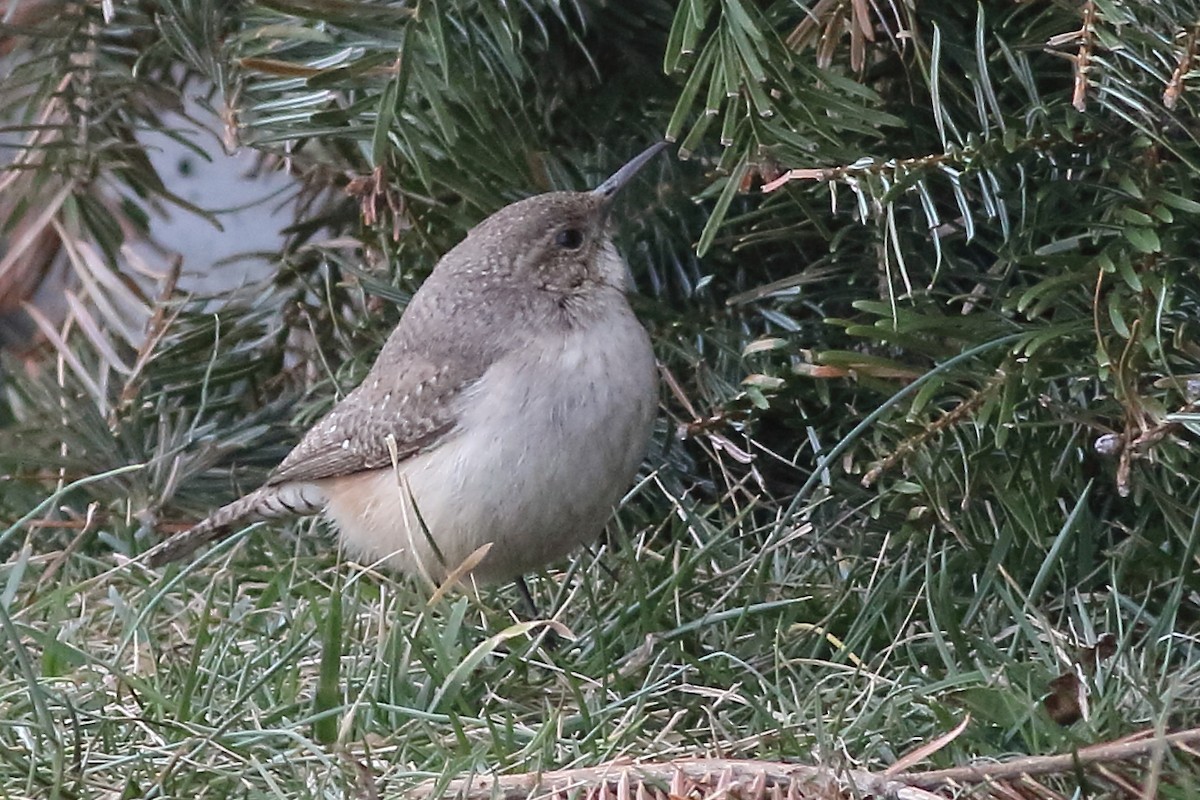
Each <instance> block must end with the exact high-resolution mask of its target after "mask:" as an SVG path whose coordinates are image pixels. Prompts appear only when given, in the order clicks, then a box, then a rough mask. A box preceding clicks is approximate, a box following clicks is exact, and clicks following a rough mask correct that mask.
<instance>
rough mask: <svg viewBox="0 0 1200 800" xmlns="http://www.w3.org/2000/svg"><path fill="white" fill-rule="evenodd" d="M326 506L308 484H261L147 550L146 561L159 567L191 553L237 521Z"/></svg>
mask: <svg viewBox="0 0 1200 800" xmlns="http://www.w3.org/2000/svg"><path fill="white" fill-rule="evenodd" d="M324 507H325V498H324V496H323V494H322V493H321V492H320V491H318V490H316V487H315V486H312V485H311V484H283V485H281V486H263V487H261V488H259V489H256V490H254V491H253V492H251V493H250V494H248V495H246V496H245V497H242V498H239V499H237V500H234V501H233V502H232V503H230V504H229V505H226V506H222V507H221V508H219V509H217V510H216V511H214V512H213V513H212V514H210V515H209V516H208V517H207V518H205V519H204V520H202V521H200V522H198V523H196V524H195V525H193V526H192V527H190V528H188V529H187V530H186V531H182V532H180V533H177V534H175V535H174V536H172V537H171V538H170V539H166V540H164V541H162V542H159V543H158V544H156V545H155V546H154V547H152V548H150V549H149V550H147V551H146V556H145V558H146V563H147V564H148V565H150V566H152V567H160V566H162V565H163V564H166V563H168V562H171V561H178V560H179V559H181V558H185V557H187V556H189V555H191V554H192V553H193V552H195V551H196V550H198V549H199V548H201V547H203V546H204V545H206V544H211V543H212V542H217V541H220V540H221V539H224V538H226V537H228V536H230V535H232V534H233V532H234V526H236V525H237V523H239V522H254V521H257V520H261V519H271V518H274V517H282V516H289V515H305V514H316V513H317V512H319V511H321V510H322V509H323V508H324Z"/></svg>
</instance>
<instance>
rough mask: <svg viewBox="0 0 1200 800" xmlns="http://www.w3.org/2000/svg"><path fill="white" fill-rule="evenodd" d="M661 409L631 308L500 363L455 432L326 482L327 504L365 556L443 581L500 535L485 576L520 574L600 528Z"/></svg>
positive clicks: (353, 547)
mask: <svg viewBox="0 0 1200 800" xmlns="http://www.w3.org/2000/svg"><path fill="white" fill-rule="evenodd" d="M656 407H657V380H656V377H655V366H654V357H653V353H652V352H651V350H650V346H649V340H648V338H647V336H646V333H645V331H644V330H643V329H642V328H641V326H640V324H639V323H638V322H637V320H636V319H635V318H634V317H633V315H632V314H631V313H628V312H626V313H625V314H623V315H620V318H619V319H618V320H617V324H612V325H609V326H606V327H605V328H604V329H592V330H590V331H588V330H582V331H578V332H573V333H571V334H569V335H568V336H567V337H566V338H565V339H563V338H556V339H554V340H551V341H547V342H542V343H539V344H537V345H535V346H533V347H529V348H526V349H525V350H523V351H521V352H520V353H519V354H514V355H512V356H509V357H507V358H506V359H504V360H501V361H500V362H497V364H495V365H494V366H493V367H492V368H491V369H489V370H488V372H487V373H485V375H484V376H483V378H482V379H481V380H480V381H479V382H478V383H477V384H476V385H475V386H474V387H473V388H472V390H471V391H469V392H468V393H467V394H466V395H465V396H464V397H463V398H462V401H461V405H460V416H459V419H460V424H459V425H458V429H457V433H455V434H453V435H452V436H450V437H449V438H448V439H447V440H446V441H444V442H442V443H441V444H439V445H438V446H437V447H435V448H434V449H432V450H430V451H429V452H426V453H423V454H420V455H417V456H414V457H412V458H410V459H408V460H406V461H404V462H403V463H402V464H401V465H400V469H399V470H392V469H384V470H376V471H371V472H363V473H358V474H355V475H349V476H344V477H339V478H331V479H327V480H324V481H320V482H319V483H318V485H319V487H320V489H321V490H322V491H323V492H324V494H325V496H326V497H327V498H328V505H327V507H326V509H325V513H326V515H327V516H328V517H330V518H331V519H332V520H333V521H334V522H335V523H336V524H337V527H338V529H339V531H340V533H341V541H342V544H343V546H344V547H345V548H346V550H347V551H348V552H349V553H351V554H352V555H353V556H355V557H356V558H358V559H360V560H363V561H366V562H370V563H374V562H382V563H383V564H384V565H386V566H389V567H391V568H393V569H397V570H399V571H401V572H405V573H408V574H417V575H425V576H428V577H430V578H432V579H433V580H434V581H441V580H442V579H444V577H445V576H446V575H448V574H451V573H453V572H454V570H455V568H456V567H458V566H459V565H460V564H462V563H463V562H464V561H466V560H467V559H468V558H470V557H471V556H472V554H473V553H475V552H476V551H477V550H478V549H479V548H480V547H483V546H484V545H487V544H491V545H492V547H491V550H490V551H489V552H488V555H487V557H486V558H485V559H484V561H483V562H482V563H480V564H479V565H478V566H477V567H476V568H475V569H474V570H473V573H472V574H473V577H474V578H476V579H478V580H482V581H496V580H504V579H507V578H511V577H514V576H516V575H520V574H522V573H524V572H527V571H529V570H531V569H534V568H536V567H538V566H541V565H544V564H546V563H549V562H552V561H554V560H556V559H559V558H561V557H562V556H563V555H565V554H567V553H568V552H570V551H571V550H572V549H574V548H575V547H576V546H578V545H580V544H582V543H584V542H587V541H591V540H593V539H595V538H596V537H597V536H598V535H599V534H600V532H601V530H602V529H603V527H604V524H605V522H606V521H607V519H608V517H609V516H610V514H611V513H612V510H613V506H614V505H615V504H616V503H617V502H618V501H619V500H620V498H621V495H622V494H623V493H624V491H625V490H626V489H627V488H628V487H629V484H630V483H631V482H632V480H633V478H634V476H635V474H636V472H637V468H638V466H639V465H640V463H641V460H642V458H643V457H644V454H645V450H646V445H647V442H648V439H649V435H650V428H651V425H652V423H653V419H654V414H655V410H656ZM418 515H419V520H418ZM422 523H423V524H422ZM431 539H432V541H433V542H435V543H436V550H435V547H434V546H433V545H432V544H431V542H430V540H431Z"/></svg>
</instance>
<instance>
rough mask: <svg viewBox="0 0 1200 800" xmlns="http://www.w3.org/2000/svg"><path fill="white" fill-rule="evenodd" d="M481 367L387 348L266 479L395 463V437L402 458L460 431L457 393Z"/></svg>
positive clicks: (322, 474) (275, 481)
mask: <svg viewBox="0 0 1200 800" xmlns="http://www.w3.org/2000/svg"><path fill="white" fill-rule="evenodd" d="M389 344H390V343H389ZM480 373H482V364H480V365H478V367H477V368H472V364H471V363H470V361H468V360H459V359H454V360H451V361H450V363H443V364H441V365H440V366H435V365H434V364H433V363H432V362H431V361H430V360H428V359H427V358H423V357H420V356H418V355H416V354H414V353H412V352H411V351H405V350H404V349H402V348H396V349H395V350H393V351H392V352H389V348H387V347H385V349H384V352H383V353H382V354H381V355H380V358H379V361H378V362H376V364H375V366H374V367H372V368H371V371H370V373H369V374H368V375H367V377H366V380H364V381H363V383H362V384H361V385H360V386H359V387H358V388H356V389H355V390H354V391H352V392H351V393H350V394H348V395H346V397H345V399H343V400H342V401H341V402H340V403H338V404H337V405H336V406H334V407H333V408H332V409H330V410H329V413H328V414H326V415H325V416H324V417H323V418H321V420H320V421H319V422H318V423H317V424H316V425H314V426H313V427H312V428H311V429H309V431H308V433H306V434H305V435H304V438H303V439H301V440H300V443H299V444H297V445H296V447H295V448H293V450H292V452H290V453H288V455H287V457H286V458H285V459H284V460H283V461H282V462H281V463H280V465H279V466H278V467H277V468H276V469H275V471H274V472H273V473H271V476H270V477H269V478H268V479H267V485H268V486H272V485H278V484H281V483H287V482H289V481H315V480H320V479H321V478H333V477H338V476H341V475H351V474H353V473H355V472H362V471H363V470H370V469H380V468H382V467H390V466H391V465H392V454H391V451H390V450H389V448H388V436H389V435H390V436H392V437H393V438H394V439H395V441H396V456H397V458H398V459H400V460H403V459H405V458H407V457H408V456H411V455H413V454H414V453H418V452H420V451H421V450H424V449H427V448H429V447H431V446H433V445H435V444H437V442H439V441H440V440H441V439H442V438H443V437H444V436H447V435H449V434H451V433H452V432H453V430H454V427H455V422H456V421H455V419H454V406H455V403H454V399H455V398H456V397H457V396H458V395H459V393H460V392H461V391H462V390H463V389H464V388H465V387H467V386H469V385H470V384H471V383H473V382H474V381H475V380H477V379H478V377H479V374H480Z"/></svg>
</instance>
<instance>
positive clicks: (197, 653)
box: [0, 481, 1200, 798]
mask: <svg viewBox="0 0 1200 800" xmlns="http://www.w3.org/2000/svg"><path fill="white" fill-rule="evenodd" d="M642 493H643V494H644V495H646V496H647V497H648V498H649V499H651V500H655V501H657V506H656V505H655V504H654V503H648V502H635V503H632V504H631V506H630V508H629V509H627V511H626V512H624V513H623V514H622V516H621V521H622V522H623V523H625V526H626V527H627V529H628V530H629V531H630V533H629V534H628V535H617V536H616V537H615V539H616V541H617V542H618V543H619V546H617V547H616V548H613V549H610V548H609V547H607V546H605V547H599V548H597V549H596V550H595V551H594V552H583V553H581V554H579V555H578V556H577V557H576V558H575V559H574V560H573V561H572V562H571V563H569V564H566V565H563V566H562V568H561V569H558V570H554V571H551V572H547V573H545V574H542V575H537V576H534V577H533V579H532V580H531V588H532V591H533V594H534V597H535V600H536V602H537V605H538V607H539V608H540V609H542V610H543V611H544V612H545V615H546V616H547V617H548V618H552V619H553V620H554V621H555V623H556V627H557V629H558V630H560V631H563V632H564V634H565V636H566V638H558V639H556V638H555V637H552V636H549V635H548V634H549V631H550V628H549V627H548V626H545V625H542V624H538V623H536V622H531V621H528V620H526V619H525V618H524V617H523V615H522V614H521V613H519V612H517V611H514V610H515V609H520V608H521V605H520V603H519V598H518V595H517V594H516V592H515V591H514V590H513V589H512V588H511V587H497V588H488V589H483V590H481V591H478V592H475V591H465V592H460V593H457V594H452V595H450V596H448V597H446V598H444V599H442V600H440V601H438V602H437V603H435V604H434V605H432V606H430V605H428V604H427V598H428V596H429V595H428V591H427V590H425V589H424V588H423V587H420V586H418V585H416V584H415V582H411V581H406V580H399V579H395V578H393V577H390V576H387V575H380V574H377V573H375V572H373V571H371V570H370V569H368V568H365V567H363V566H361V565H357V564H352V563H345V562H343V561H341V560H340V559H339V557H338V556H337V554H336V552H335V548H334V547H333V546H332V545H331V544H330V539H329V537H328V534H327V532H326V531H325V530H324V528H323V525H322V524H319V523H313V522H302V523H299V524H298V525H297V526H295V531H296V535H294V536H290V535H281V533H280V532H279V531H277V530H272V529H269V528H265V527H264V526H254V527H252V528H251V529H249V530H248V531H247V532H246V533H245V535H243V536H239V537H236V538H235V540H233V542H232V543H231V545H230V546H227V547H221V548H216V549H215V550H213V551H210V553H209V554H207V555H206V556H204V557H203V558H202V559H200V560H199V561H198V562H196V563H193V564H189V565H187V566H185V567H184V568H182V569H179V568H178V567H171V568H169V569H167V570H166V571H161V572H160V571H151V570H148V569H146V568H144V567H142V566H141V565H140V564H138V563H136V562H129V561H128V560H126V559H120V560H119V562H118V563H117V564H116V565H114V561H113V558H112V556H111V555H106V554H105V553H103V552H100V551H98V550H96V549H95V548H85V549H84V551H83V552H78V553H76V554H74V555H71V556H70V557H68V558H67V559H66V560H65V561H64V562H63V563H62V564H61V568H60V569H59V570H58V571H57V573H56V574H55V575H54V576H53V579H52V580H50V581H45V582H42V581H39V576H40V575H44V574H46V572H47V570H48V569H49V567H50V565H51V564H52V563H53V562H55V561H56V559H58V557H59V553H58V552H56V551H55V550H53V549H45V550H44V551H43V552H36V553H35V552H34V550H33V549H32V548H31V547H30V546H29V545H30V543H35V542H32V541H31V542H30V543H27V544H26V546H24V547H23V548H21V549H19V550H18V552H17V553H16V554H15V555H14V556H13V557H12V558H10V559H9V561H8V562H7V563H6V564H5V565H4V567H3V572H2V573H0V575H2V581H0V585H2V586H3V596H2V598H0V599H2V600H3V603H2V605H0V607H2V609H3V612H2V615H0V621H2V622H3V628H2V630H3V634H4V638H5V647H6V649H7V650H8V651H9V653H10V654H11V656H12V657H11V658H7V659H5V660H4V661H3V662H0V663H2V666H0V743H2V745H0V793H2V794H3V796H5V797H68V798H73V797H96V796H103V797H194V798H207V797H289V798H294V797H344V796H361V797H374V796H404V795H405V793H406V792H407V791H409V790H411V789H412V787H414V786H415V785H417V784H419V783H421V782H423V781H427V780H435V781H441V782H443V783H445V782H448V781H449V780H451V779H452V778H455V777H459V776H461V775H463V774H469V773H477V774H491V773H516V772H530V771H540V770H551V769H562V768H570V767H582V766H592V765H597V764H601V763H605V762H609V761H613V760H617V759H637V760H645V759H657V760H662V759H670V758H676V757H694V756H702V755H709V756H721V757H728V758H738V757H740V758H758V759H766V760H784V761H797V762H800V763H806V764H821V765H828V766H832V767H834V768H837V769H842V768H860V767H861V768H866V769H872V770H879V769H882V768H883V767H886V766H887V765H889V764H891V763H893V762H894V761H895V760H896V759H897V758H898V757H899V756H900V755H901V754H902V753H904V752H905V751H908V750H910V749H912V748H913V747H915V746H918V745H919V744H921V743H923V742H927V741H929V740H931V739H933V738H934V737H936V736H938V735H939V734H942V733H944V732H946V731H948V730H950V729H951V728H953V727H954V726H955V725H956V724H957V723H958V722H960V721H961V720H962V719H963V718H964V715H967V714H970V716H971V721H970V723H969V724H968V725H967V727H966V730H965V732H964V733H963V734H962V735H960V736H959V737H958V738H957V739H955V740H954V741H953V742H951V743H949V744H948V745H946V746H945V747H944V748H942V749H941V750H940V751H938V752H937V753H935V754H934V755H933V756H932V758H931V760H930V763H929V765H930V766H951V765H955V764H964V763H969V762H971V761H972V760H973V759H979V758H985V759H1000V758H1004V757H1007V756H1016V755H1021V754H1045V753H1053V752H1062V751H1069V750H1070V749H1072V748H1074V747H1077V746H1081V745H1084V744H1087V743H1091V742H1096V741H1104V740H1108V739H1112V738H1116V737H1117V736H1120V735H1124V734H1126V733H1129V732H1130V731H1133V730H1136V729H1141V728H1156V729H1159V730H1168V729H1176V728H1180V727H1184V726H1187V725H1195V724H1197V722H1198V721H1200V720H1198V717H1200V657H1198V656H1197V652H1196V646H1197V645H1196V639H1195V632H1196V625H1195V599H1196V598H1195V595H1194V588H1191V587H1187V586H1185V583H1186V582H1188V581H1191V578H1188V581H1185V580H1184V579H1185V577H1186V576H1185V575H1184V574H1182V573H1181V574H1180V576H1179V577H1178V578H1177V579H1176V580H1174V581H1167V582H1163V583H1161V584H1159V585H1146V584H1145V583H1142V582H1140V581H1139V578H1138V576H1139V575H1141V574H1143V573H1142V572H1141V571H1140V570H1137V569H1134V568H1133V567H1132V566H1131V564H1130V563H1129V562H1128V560H1125V559H1114V560H1111V561H1109V562H1107V563H1106V564H1105V566H1104V567H1103V569H1102V575H1099V576H1097V580H1096V582H1095V583H1096V585H1097V586H1098V587H1103V588H1099V589H1096V590H1090V591H1082V590H1079V591H1067V592H1063V593H1061V594H1058V595H1054V594H1046V593H1044V592H1041V591H1035V590H1037V589H1039V587H1044V586H1045V585H1047V584H1049V585H1052V586H1053V585H1058V584H1059V583H1060V581H1059V576H1060V575H1061V574H1063V573H1064V571H1070V570H1073V569H1074V565H1073V564H1071V563H1070V558H1071V556H1070V555H1069V554H1070V553H1071V552H1073V551H1072V548H1071V547H1069V546H1068V545H1069V544H1070V541H1069V540H1070V539H1071V538H1072V537H1076V536H1084V535H1086V531H1078V530H1077V529H1076V528H1073V527H1072V525H1071V522H1070V521H1071V514H1072V513H1073V511H1072V509H1069V508H1068V509H1067V512H1066V513H1065V514H1064V515H1063V518H1062V519H1061V520H1060V525H1061V530H1060V532H1059V534H1058V535H1057V536H1054V537H1052V538H1050V539H1049V540H1048V541H1047V542H1046V543H1045V546H1044V549H1043V551H1042V555H1043V560H1042V561H1041V562H1040V563H1026V564H1025V565H1024V566H1025V568H1024V569H1016V568H1014V566H1013V565H1012V564H1011V563H1010V564H1009V565H1008V566H1007V567H1006V565H1005V563H1004V562H1006V561H1007V559H1006V558H1005V557H1004V556H1003V555H1001V557H1000V558H999V559H998V560H997V563H995V564H988V563H987V562H986V559H980V558H979V557H978V556H977V555H976V554H975V553H974V552H972V550H971V549H970V548H964V547H963V546H962V544H961V543H959V542H957V541H955V540H954V539H953V538H947V537H944V536H942V535H939V534H937V533H930V534H929V535H928V536H925V537H915V536H900V535H896V536H893V535H887V534H885V535H883V536H882V537H880V536H878V535H877V531H876V532H874V533H868V532H864V531H863V530H862V528H861V526H859V525H856V524H855V523H853V522H851V521H846V522H843V523H842V524H841V525H840V526H839V525H833V526H829V527H826V526H823V525H820V524H815V523H813V522H804V521H798V522H789V521H786V520H778V521H775V522H774V523H772V524H768V525H759V524H757V523H756V522H755V520H757V519H760V518H761V517H762V516H763V514H760V513H749V512H750V511H752V510H753V511H763V510H764V509H747V510H745V513H741V514H736V513H734V512H732V511H730V510H729V509H728V508H727V507H725V506H724V505H713V506H708V507H705V506H700V505H695V504H692V505H689V504H687V503H685V502H683V501H678V500H676V501H673V503H667V504H666V505H668V507H669V506H670V505H672V504H673V505H674V513H671V514H669V515H666V516H664V517H663V518H662V519H661V520H659V524H657V525H649V524H647V523H648V522H650V521H651V520H650V519H648V518H647V513H648V510H652V509H653V508H655V507H658V506H661V505H663V501H664V498H665V496H666V495H667V492H666V490H664V489H662V488H661V485H659V484H657V483H655V482H652V481H648V482H646V483H645V484H644V486H643V488H642ZM1083 499H1084V498H1080V500H1083ZM1076 510H1077V509H1076ZM816 511H819V506H818V507H816V508H815V509H809V512H810V516H814V515H816V516H819V515H817V514H816V513H815V512H816ZM1196 531H1197V527H1196V524H1195V519H1193V526H1192V536H1191V538H1190V539H1189V540H1188V541H1189V549H1190V552H1189V554H1188V555H1189V559H1190V560H1188V561H1186V562H1185V563H1187V564H1188V565H1189V566H1188V567H1184V568H1183V569H1184V570H1185V571H1186V570H1188V569H1192V570H1194V564H1195V561H1194V557H1195V545H1196V538H1197V532H1196ZM41 549H42V548H39V550H41ZM1006 549H1007V551H1008V552H1009V553H1012V552H1014V551H1016V550H1017V549H1019V545H1018V544H1017V543H1014V542H1008V543H1005V542H999V543H998V547H997V549H996V550H995V551H993V552H1003V551H1004V550H1006ZM1017 566H1019V565H1017ZM1014 573H1015V574H1014ZM567 632H569V633H567ZM1106 634H1111V636H1112V637H1113V642H1114V647H1113V652H1112V653H1111V654H1110V655H1107V657H1103V658H1092V659H1091V661H1090V662H1089V656H1088V651H1087V649H1086V648H1087V646H1089V645H1094V644H1095V643H1096V642H1097V641H1098V640H1099V639H1100V637H1102V636H1104V635H1106ZM568 639H569V641H568ZM1073 670H1078V671H1079V673H1080V674H1081V675H1084V676H1085V684H1086V685H1087V687H1088V691H1089V695H1088V699H1087V706H1088V708H1087V713H1086V716H1085V718H1084V719H1082V720H1079V721H1076V722H1074V723H1073V724H1069V725H1062V724H1059V723H1057V722H1054V721H1053V720H1052V719H1051V718H1050V717H1049V716H1047V714H1046V712H1045V710H1044V709H1043V707H1042V702H1041V701H1042V698H1043V697H1044V696H1045V695H1046V694H1047V693H1049V691H1050V686H1051V681H1053V680H1054V679H1055V678H1056V677H1057V676H1059V675H1060V674H1062V673H1064V672H1070V671H1073ZM1165 759H1166V760H1165V762H1164V764H1163V767H1162V769H1163V773H1164V774H1166V775H1169V776H1171V780H1172V781H1173V782H1174V785H1173V786H1168V785H1166V784H1164V785H1162V786H1161V787H1160V794H1159V795H1158V796H1161V797H1185V796H1194V793H1195V792H1197V791H1200V769H1198V768H1197V765H1196V763H1195V761H1194V760H1188V758H1187V757H1186V756H1180V755H1178V754H1176V753H1168V754H1167V755H1166V756H1165ZM1058 780H1059V781H1060V783H1059V784H1057V785H1058V786H1059V787H1060V788H1061V791H1062V793H1063V795H1064V796H1068V795H1069V794H1070V792H1071V786H1072V785H1073V784H1072V782H1073V780H1075V779H1074V778H1072V777H1071V776H1065V777H1062V778H1059V779H1058ZM1049 785H1055V784H1053V783H1051V784H1049ZM1077 796H1101V795H1077Z"/></svg>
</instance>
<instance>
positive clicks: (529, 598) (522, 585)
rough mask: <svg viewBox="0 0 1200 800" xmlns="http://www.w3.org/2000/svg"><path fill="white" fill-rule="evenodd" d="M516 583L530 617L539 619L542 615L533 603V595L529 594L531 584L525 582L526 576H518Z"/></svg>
mask: <svg viewBox="0 0 1200 800" xmlns="http://www.w3.org/2000/svg"><path fill="white" fill-rule="evenodd" d="M516 583H517V591H518V592H520V593H521V598H522V599H523V600H524V601H525V608H526V609H527V610H528V611H529V616H530V617H531V618H532V619H537V618H538V617H539V616H541V615H540V614H539V613H538V609H537V603H535V602H533V595H532V594H530V593H529V584H527V583H526V582H525V576H524V575H518V576H517V581H516Z"/></svg>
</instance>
